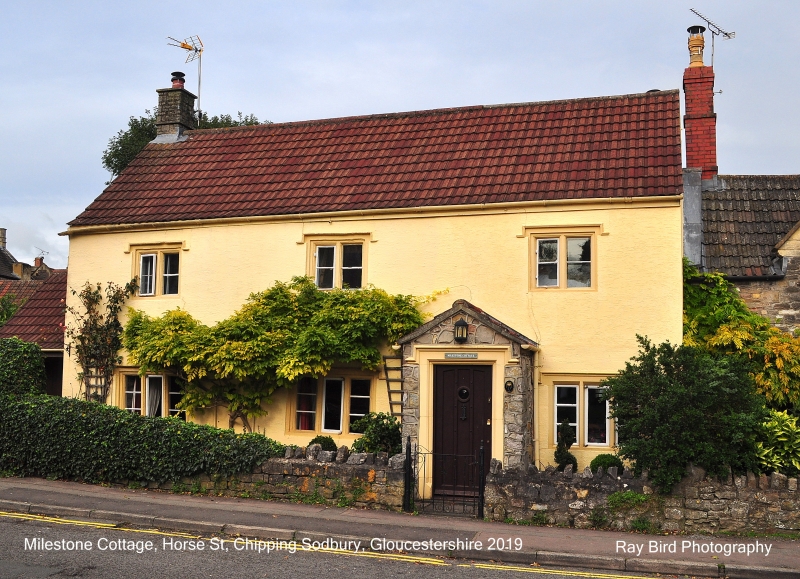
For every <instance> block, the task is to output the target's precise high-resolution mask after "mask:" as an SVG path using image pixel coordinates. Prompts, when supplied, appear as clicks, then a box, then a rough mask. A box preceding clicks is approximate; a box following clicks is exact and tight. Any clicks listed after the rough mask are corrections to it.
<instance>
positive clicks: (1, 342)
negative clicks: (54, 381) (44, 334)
mask: <svg viewBox="0 0 800 579" xmlns="http://www.w3.org/2000/svg"><path fill="white" fill-rule="evenodd" d="M45 381H46V379H45V373H44V360H42V350H41V348H39V346H38V345H36V344H32V343H30V342H23V341H22V340H20V339H18V338H0V393H11V394H41V393H44V387H45Z"/></svg>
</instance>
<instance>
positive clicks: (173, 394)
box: [167, 376, 186, 420]
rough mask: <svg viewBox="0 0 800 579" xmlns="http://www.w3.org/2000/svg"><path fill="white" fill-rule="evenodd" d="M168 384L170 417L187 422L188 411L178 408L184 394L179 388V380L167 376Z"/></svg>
mask: <svg viewBox="0 0 800 579" xmlns="http://www.w3.org/2000/svg"><path fill="white" fill-rule="evenodd" d="M167 383H168V384H169V394H168V403H169V415H170V416H176V417H178V418H181V419H183V420H186V411H185V410H181V409H180V408H178V402H180V401H181V400H182V399H183V392H181V389H180V387H179V386H178V381H177V379H176V378H175V376H167Z"/></svg>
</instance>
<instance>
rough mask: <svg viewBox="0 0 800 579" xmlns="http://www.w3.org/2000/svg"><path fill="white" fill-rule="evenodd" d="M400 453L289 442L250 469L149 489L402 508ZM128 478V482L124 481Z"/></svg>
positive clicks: (199, 477)
mask: <svg viewBox="0 0 800 579" xmlns="http://www.w3.org/2000/svg"><path fill="white" fill-rule="evenodd" d="M404 458H405V457H404V456H403V455H396V456H395V457H392V458H391V459H389V458H388V456H387V454H386V453H385V452H382V453H378V454H367V453H353V454H350V453H349V452H348V450H347V447H342V448H340V449H339V450H338V451H337V452H326V451H322V450H321V448H320V446H319V445H316V444H315V445H311V446H309V447H308V449H305V448H295V447H289V448H288V449H287V452H286V457H284V458H271V459H269V460H267V461H266V462H264V463H263V464H260V465H258V466H256V467H255V468H254V469H253V472H252V473H249V474H239V475H236V476H230V477H223V476H209V475H200V476H198V477H192V478H189V477H187V478H184V479H182V480H181V481H179V482H167V483H160V484H159V483H150V484H147V487H148V488H157V489H163V490H170V491H173V492H193V493H198V494H213V495H217V496H229V497H243V498H260V499H290V500H296V501H299V502H306V503H319V504H334V505H338V506H342V507H344V506H355V507H361V508H381V509H390V510H400V509H401V508H402V505H403V481H404V476H403V473H404V471H403V462H404ZM126 482H127V481H126Z"/></svg>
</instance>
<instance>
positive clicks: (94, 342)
mask: <svg viewBox="0 0 800 579" xmlns="http://www.w3.org/2000/svg"><path fill="white" fill-rule="evenodd" d="M136 287H137V284H136V279H132V280H131V281H129V282H128V283H127V284H125V285H124V286H120V285H117V284H115V283H112V282H108V284H107V285H106V289H105V296H104V292H103V287H102V285H101V284H99V283H97V284H91V283H89V282H88V281H87V282H86V284H85V285H84V286H83V287H82V288H81V290H80V291H77V290H75V289H72V290H70V291H71V292H72V295H74V296H76V297H77V298H78V305H76V306H69V307H67V308H66V312H67V314H69V315H71V316H72V320H71V321H69V323H68V324H67V326H66V329H65V331H64V336H65V338H66V339H65V341H66V350H67V353H68V354H69V355H75V358H76V360H77V362H78V367H79V368H80V372H79V374H78V379H79V380H80V381H81V385H82V390H81V393H82V394H83V397H84V398H85V399H86V400H94V401H97V402H106V401H107V400H108V393H109V389H110V387H111V380H112V377H113V376H114V369H115V368H116V367H117V365H119V363H120V362H122V358H121V356H120V354H119V351H120V349H121V348H122V324H121V323H120V322H119V319H118V316H119V313H120V311H122V307H123V305H124V303H125V301H126V300H127V299H128V298H129V297H130V296H131V294H133V292H134V291H136Z"/></svg>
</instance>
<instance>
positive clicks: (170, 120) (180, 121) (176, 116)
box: [156, 72, 197, 142]
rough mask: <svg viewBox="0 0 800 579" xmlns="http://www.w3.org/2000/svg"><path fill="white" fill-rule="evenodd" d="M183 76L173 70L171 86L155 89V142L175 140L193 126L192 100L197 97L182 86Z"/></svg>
mask: <svg viewBox="0 0 800 579" xmlns="http://www.w3.org/2000/svg"><path fill="white" fill-rule="evenodd" d="M185 76H186V75H184V74H183V73H182V72H173V73H172V88H160V89H158V90H157V91H156V92H157V93H158V117H157V118H156V130H157V134H158V137H156V142H159V141H161V142H168V141H176V140H178V139H179V138H180V137H181V136H182V135H183V133H184V132H185V131H191V130H192V129H194V128H195V117H194V100H195V99H196V98H197V97H196V96H195V95H193V94H192V93H190V92H189V91H188V90H186V89H185V88H184V83H185V80H184V77H185Z"/></svg>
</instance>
